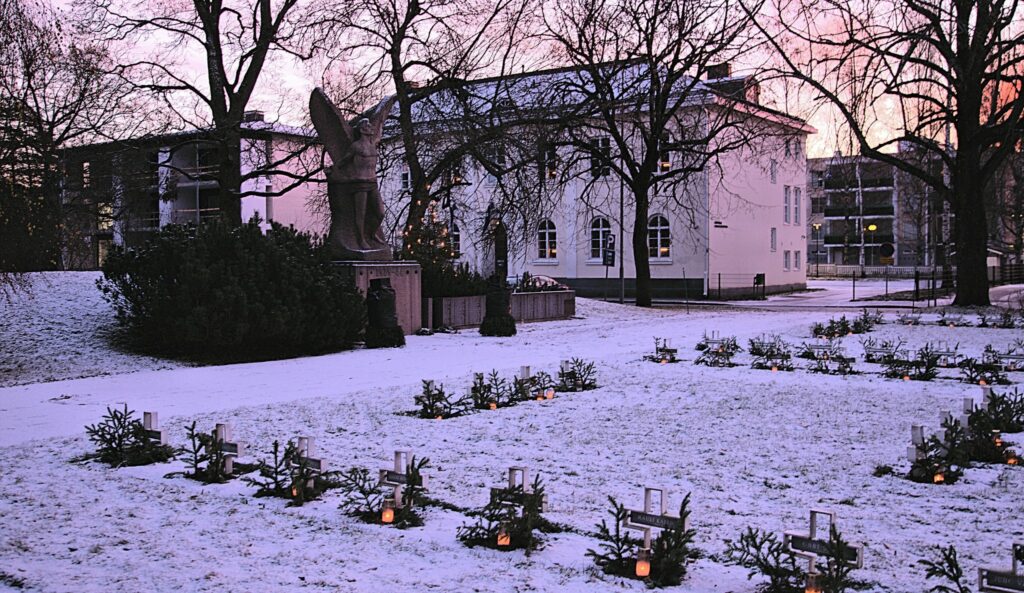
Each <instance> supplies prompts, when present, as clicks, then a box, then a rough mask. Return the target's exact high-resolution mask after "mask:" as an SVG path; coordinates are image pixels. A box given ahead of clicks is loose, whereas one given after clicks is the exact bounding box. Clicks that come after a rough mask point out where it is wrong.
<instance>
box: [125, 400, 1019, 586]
mask: <svg viewBox="0 0 1024 593" xmlns="http://www.w3.org/2000/svg"><path fill="white" fill-rule="evenodd" d="M986 393H988V392H986ZM967 399H968V400H970V398H967ZM986 402H987V399H986ZM967 405H968V402H967V401H966V400H965V413H968V410H967ZM970 406H971V408H972V409H973V407H974V403H973V400H970ZM947 415H948V413H947ZM143 427H144V430H145V436H146V438H147V439H150V440H151V441H152V442H154V443H157V444H160V445H166V444H167V434H166V432H165V431H163V430H161V429H160V428H159V424H158V416H157V413H156V412H145V413H144V414H143ZM216 427H217V428H216V431H215V433H216V436H217V444H218V446H219V447H220V450H221V451H222V452H223V453H224V464H225V466H224V468H223V469H224V472H225V473H226V474H230V473H231V472H232V470H233V467H232V464H233V461H234V459H235V458H237V457H240V456H244V455H245V451H246V449H245V445H244V443H242V442H241V441H237V440H235V439H234V438H233V434H232V429H231V425H230V424H227V423H220V424H217V425H216ZM912 438H913V441H914V444H915V445H917V444H919V443H922V442H923V440H924V431H923V428H922V427H920V426H916V425H915V426H914V427H913V429H912ZM296 442H297V448H298V451H299V455H300V458H301V459H302V462H303V463H304V464H305V465H306V466H308V467H309V468H310V469H311V471H312V472H314V474H321V473H323V472H325V471H326V467H327V465H326V463H325V462H324V460H323V459H321V458H319V457H314V440H313V438H312V437H309V436H300V437H298V438H297V439H296ZM916 451H917V449H916V448H915V447H912V448H911V452H910V455H911V456H912V459H911V461H913V460H914V459H915V458H916ZM393 460H394V463H393V464H392V466H391V467H390V468H385V469H381V470H380V471H379V475H378V484H380V485H381V486H385V487H387V488H390V489H391V493H390V495H389V496H388V497H387V498H385V500H384V503H383V505H382V507H381V516H380V522H381V523H382V524H385V525H387V524H391V523H393V522H394V520H395V516H396V512H397V511H400V510H401V509H403V508H404V507H405V506H406V505H407V504H411V501H407V500H406V498H405V496H404V489H405V488H407V487H409V486H417V487H419V488H421V489H423V490H426V489H427V487H428V479H427V475H425V474H422V473H420V472H419V471H417V470H416V469H414V468H415V462H414V460H415V456H414V455H413V453H412V451H402V450H399V451H395V452H394V458H393ZM489 494H490V500H491V501H492V502H497V503H499V504H501V505H503V506H504V507H507V508H509V509H511V510H513V511H514V512H518V513H520V514H521V513H523V512H524V511H523V509H524V508H525V507H526V506H527V505H528V504H532V505H533V506H534V507H536V508H539V509H541V510H542V511H546V510H547V508H548V500H547V496H546V495H541V496H540V499H539V500H537V499H536V497H537V496H538V495H537V494H536V493H535V492H534V490H533V487H532V486H531V482H530V479H529V469H528V468H526V467H522V466H513V467H510V468H509V469H508V479H507V482H506V484H504V485H502V486H496V487H492V488H490V491H489ZM294 495H295V493H294V492H293V496H294ZM668 509H669V507H668V504H667V491H666V489H664V488H655V487H645V488H644V494H643V506H642V507H641V508H639V509H626V512H625V514H624V515H623V517H622V519H621V527H622V528H624V529H630V530H635V531H639V532H640V533H641V535H642V540H641V545H640V548H639V550H638V552H637V554H636V557H635V560H634V575H635V576H636V577H637V578H640V579H644V578H647V577H649V576H650V574H651V562H652V545H653V542H652V536H653V534H654V532H655V531H656V530H657V531H661V530H678V531H683V532H685V531H689V530H690V526H689V518H688V516H686V517H679V516H675V515H672V514H670V512H669V510H668ZM822 519H825V520H827V523H828V527H827V528H825V529H822ZM833 529H837V516H836V513H834V512H832V511H827V510H821V509H811V511H810V517H809V529H808V530H807V531H806V532H801V531H785V532H784V533H783V550H784V551H786V552H789V553H792V554H794V555H795V556H797V557H799V558H802V559H804V560H806V561H807V562H808V569H807V571H806V575H807V577H806V578H807V582H806V589H805V591H806V592H820V591H822V585H821V582H822V575H821V574H820V573H819V572H818V570H817V567H818V566H819V563H818V561H819V560H820V559H822V558H826V557H828V556H829V555H830V554H835V553H838V554H840V555H841V558H839V559H838V560H839V561H841V562H844V563H845V564H847V565H848V566H850V567H852V568H862V567H863V565H864V546H863V545H860V544H848V545H844V546H841V547H840V548H839V549H838V552H836V550H835V549H834V548H833V547H832V545H831V541H830V539H829V535H828V534H829V531H830V530H833ZM823 533H824V535H823ZM494 544H495V547H496V548H498V549H502V548H508V547H509V546H510V545H511V538H510V535H509V532H508V530H507V529H505V527H504V525H499V526H498V529H497V533H496V539H495V541H494ZM833 560H835V558H833ZM1022 565H1024V544H1014V546H1013V559H1012V565H1011V568H1010V569H1009V570H1006V569H999V568H980V569H979V570H978V585H979V591H980V592H982V593H1020V592H1024V572H1022V571H1021V566H1022Z"/></svg>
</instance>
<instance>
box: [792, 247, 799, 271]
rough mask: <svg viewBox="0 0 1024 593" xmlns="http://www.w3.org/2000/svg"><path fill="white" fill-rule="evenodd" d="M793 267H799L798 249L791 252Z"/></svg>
mask: <svg viewBox="0 0 1024 593" xmlns="http://www.w3.org/2000/svg"><path fill="white" fill-rule="evenodd" d="M793 268H794V269H797V270H799V269H800V252H799V251H795V252H793Z"/></svg>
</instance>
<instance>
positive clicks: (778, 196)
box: [381, 73, 813, 298]
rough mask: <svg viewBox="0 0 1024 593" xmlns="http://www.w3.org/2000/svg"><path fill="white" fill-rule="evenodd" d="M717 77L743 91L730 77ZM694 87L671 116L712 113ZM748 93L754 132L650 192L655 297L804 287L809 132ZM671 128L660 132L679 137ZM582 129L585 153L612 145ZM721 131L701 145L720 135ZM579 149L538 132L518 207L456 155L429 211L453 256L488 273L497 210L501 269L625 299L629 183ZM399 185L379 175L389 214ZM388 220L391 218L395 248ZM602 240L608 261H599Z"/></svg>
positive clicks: (630, 263) (405, 196) (666, 163)
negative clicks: (504, 261)
mask: <svg viewBox="0 0 1024 593" xmlns="http://www.w3.org/2000/svg"><path fill="white" fill-rule="evenodd" d="M535 76H538V77H539V76H545V74H544V73H538V74H535ZM727 82H730V83H733V86H735V87H737V88H746V85H745V84H744V83H745V80H744V79H742V78H729V79H728V81H727ZM703 90H705V91H708V92H707V96H706V97H705V99H704V100H702V101H698V102H693V103H691V104H690V105H688V106H687V107H685V108H684V109H683V110H682V112H681V114H680V117H679V118H678V119H679V121H680V122H682V121H686V122H694V121H698V122H699V121H700V119H699V118H696V117H689V114H691V113H697V112H699V111H700V110H708V109H714V108H715V105H714V102H713V94H714V93H712V92H710V91H709V90H708V88H704V89H703ZM748 97H749V99H750V100H749V102H747V103H745V106H746V107H747V112H746V113H747V116H748V117H750V118H751V120H756V126H759V129H760V137H758V138H756V139H754V140H752V141H751V142H749V143H745V144H744V145H743V146H742V147H740V148H737V149H736V150H731V151H724V152H722V153H721V154H720V155H719V156H718V157H717V158H716V159H712V160H711V162H709V164H708V165H707V166H706V167H705V169H704V170H703V171H702V172H700V173H699V174H693V175H687V176H686V178H685V181H684V182H681V183H673V184H666V185H665V186H664V187H657V188H656V190H655V192H654V193H653V194H652V195H651V200H650V202H651V204H650V208H649V215H648V220H647V227H648V230H647V233H646V235H647V236H646V237H645V244H646V246H647V254H648V261H649V264H650V270H651V278H652V296H654V297H655V298H716V297H722V298H728V297H736V296H744V295H750V294H751V293H753V292H755V285H756V286H757V289H756V292H757V293H758V294H760V293H762V292H765V293H771V292H781V291H787V290H796V289H802V288H804V287H806V265H805V261H806V248H807V247H806V246H807V237H806V221H807V218H808V213H809V210H810V207H809V201H808V200H807V198H806V190H805V183H806V180H807V170H806V156H805V152H804V147H805V145H806V137H807V135H808V134H809V133H813V129H812V128H810V127H809V126H807V125H806V124H804V123H803V122H802V121H800V120H798V119H796V118H792V117H790V116H788V115H786V114H781V113H777V112H773V111H771V110H769V109H766V108H763V107H761V106H759V105H757V104H756V93H753V94H752V95H748ZM683 125H684V124H682V123H679V126H678V127H677V128H676V129H674V130H672V132H671V134H672V135H675V136H683V135H686V134H687V131H686V130H685V129H682V128H683ZM698 125H700V124H698ZM751 125H752V126H753V125H755V124H751ZM626 129H627V130H628V128H626ZM591 131H592V132H593V134H592V136H591V137H590V138H589V139H588V142H587V144H588V146H590V147H592V148H590V149H589V150H590V151H602V150H603V151H608V150H610V148H611V146H613V145H614V143H613V142H612V141H611V139H610V138H609V137H608V135H607V134H602V132H601V130H599V129H594V130H588V133H589V132H591ZM639 136H640V135H639V133H638V134H636V137H637V138H639ZM725 136H726V135H725V134H723V137H721V138H716V139H715V140H713V142H722V143H726V142H729V141H730V139H729V138H727V137H725ZM556 140H557V138H556ZM545 143H546V144H545ZM579 144H580V142H579V140H578V139H577V140H576V141H575V142H574V143H561V144H559V143H557V142H555V143H552V142H551V139H550V138H546V139H545V140H544V142H543V143H540V142H539V143H538V145H537V147H536V149H535V153H536V155H537V156H536V166H534V167H532V169H531V170H533V171H536V174H535V177H534V178H533V179H531V180H530V182H528V183H527V184H526V185H527V187H525V188H524V187H523V184H522V183H520V184H519V185H518V186H517V188H516V191H519V192H521V193H524V194H529V196H530V197H529V198H528V199H527V200H523V201H522V202H520V204H521V205H522V207H521V208H508V207H502V206H500V205H501V204H502V203H503V201H505V200H506V196H503V195H501V194H502V193H506V192H507V188H502V187H500V181H499V180H497V179H495V177H494V175H493V174H491V173H489V172H488V170H487V168H486V167H484V166H482V165H479V164H474V163H473V162H472V161H471V160H470V159H467V160H465V161H464V162H463V163H462V164H461V165H460V166H459V167H458V178H459V183H458V184H456V187H452V188H450V189H449V190H447V193H446V194H445V195H444V196H443V198H442V199H440V200H439V202H440V203H441V204H442V206H441V207H440V208H438V209H437V210H436V211H435V212H434V213H433V215H434V216H438V217H440V218H441V219H443V220H444V221H445V222H446V223H447V225H448V228H449V234H448V236H449V238H450V240H451V241H452V243H453V245H454V247H455V251H457V252H458V254H459V257H458V261H459V262H463V263H467V264H469V265H470V266H471V267H474V268H476V269H478V270H482V271H484V272H489V271H490V270H491V269H493V268H494V264H493V261H492V260H493V258H494V254H495V248H494V245H493V244H492V242H491V239H490V237H491V232H490V231H491V229H492V228H493V225H494V223H495V220H494V219H495V212H496V211H500V214H499V215H498V217H499V218H502V220H501V224H502V226H503V228H506V229H507V231H508V236H509V245H508V270H509V273H510V274H511V275H520V274H522V273H524V272H528V273H529V274H531V275H535V276H547V277H550V278H553V279H556V280H558V281H560V282H562V283H564V284H567V285H569V286H571V287H573V288H574V289H576V290H577V292H578V293H579V294H581V295H584V296H595V297H605V296H607V297H615V296H618V295H619V294H620V290H621V291H622V292H624V293H625V295H626V296H627V297H629V296H631V295H633V294H634V291H635V278H636V270H635V263H634V262H635V259H634V248H633V239H632V228H633V226H634V224H633V222H634V218H635V210H634V204H633V200H632V198H631V192H630V189H629V187H628V186H626V185H625V184H624V183H623V182H622V180H621V178H620V177H618V176H617V175H615V174H614V173H612V172H611V170H610V167H608V166H607V165H606V164H602V163H601V162H600V160H599V159H593V158H591V157H589V156H588V154H587V151H586V150H581V148H580V146H579ZM717 148H718V147H716V146H710V147H707V151H708V152H710V153H715V152H716V151H717ZM395 150H399V149H398V148H395ZM660 158H661V162H660V164H659V166H660V167H663V169H662V170H663V171H667V170H671V168H672V167H677V166H680V165H679V162H678V161H679V160H680V159H681V158H682V157H681V155H679V154H678V153H673V151H672V150H666V151H665V152H664V153H663V154H662V155H661V157H660ZM398 160H399V161H401V157H400V156H399V158H398ZM531 183H532V185H530V184H531ZM408 184H409V175H408V172H407V171H406V170H405V169H404V168H403V167H402V166H398V167H393V168H392V169H391V170H390V171H389V172H388V173H387V174H385V175H384V177H383V179H382V187H381V190H382V195H383V196H384V199H385V202H386V204H387V206H388V211H389V212H392V213H401V212H402V209H403V204H405V203H407V201H408V200H409V199H410V194H409V191H408V190H409V188H408ZM524 211H525V212H524ZM399 219H400V217H397V216H393V217H391V228H392V237H393V241H394V242H395V243H396V244H397V243H398V242H399V240H400V238H401V237H400V233H398V232H397V229H399V228H400V220H399ZM610 243H613V244H614V249H613V250H612V251H614V258H609V257H607V252H608V251H610V250H609V245H610ZM612 259H614V262H613V261H612ZM606 264H611V265H606ZM620 277H621V279H620Z"/></svg>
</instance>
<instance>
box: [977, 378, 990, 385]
mask: <svg viewBox="0 0 1024 593" xmlns="http://www.w3.org/2000/svg"><path fill="white" fill-rule="evenodd" d="M978 385H981V386H982V387H984V386H986V385H988V381H986V380H984V379H978Z"/></svg>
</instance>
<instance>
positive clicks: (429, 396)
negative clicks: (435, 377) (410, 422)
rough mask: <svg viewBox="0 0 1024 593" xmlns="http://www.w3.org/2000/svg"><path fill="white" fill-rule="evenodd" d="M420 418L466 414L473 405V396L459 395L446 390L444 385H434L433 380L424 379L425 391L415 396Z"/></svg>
mask: <svg viewBox="0 0 1024 593" xmlns="http://www.w3.org/2000/svg"><path fill="white" fill-rule="evenodd" d="M414 399H415V402H416V405H417V406H419V408H420V409H419V411H418V413H417V415H418V416H419V417H420V418H428V419H443V418H454V417H456V416H461V415H463V414H465V413H466V412H467V411H468V410H469V407H470V405H471V397H470V398H467V397H459V396H456V395H454V394H450V393H447V392H445V390H444V385H440V386H436V387H435V386H434V382H433V381H426V380H424V381H423V391H422V393H420V394H419V395H417V396H416V397H415V398H414Z"/></svg>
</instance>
